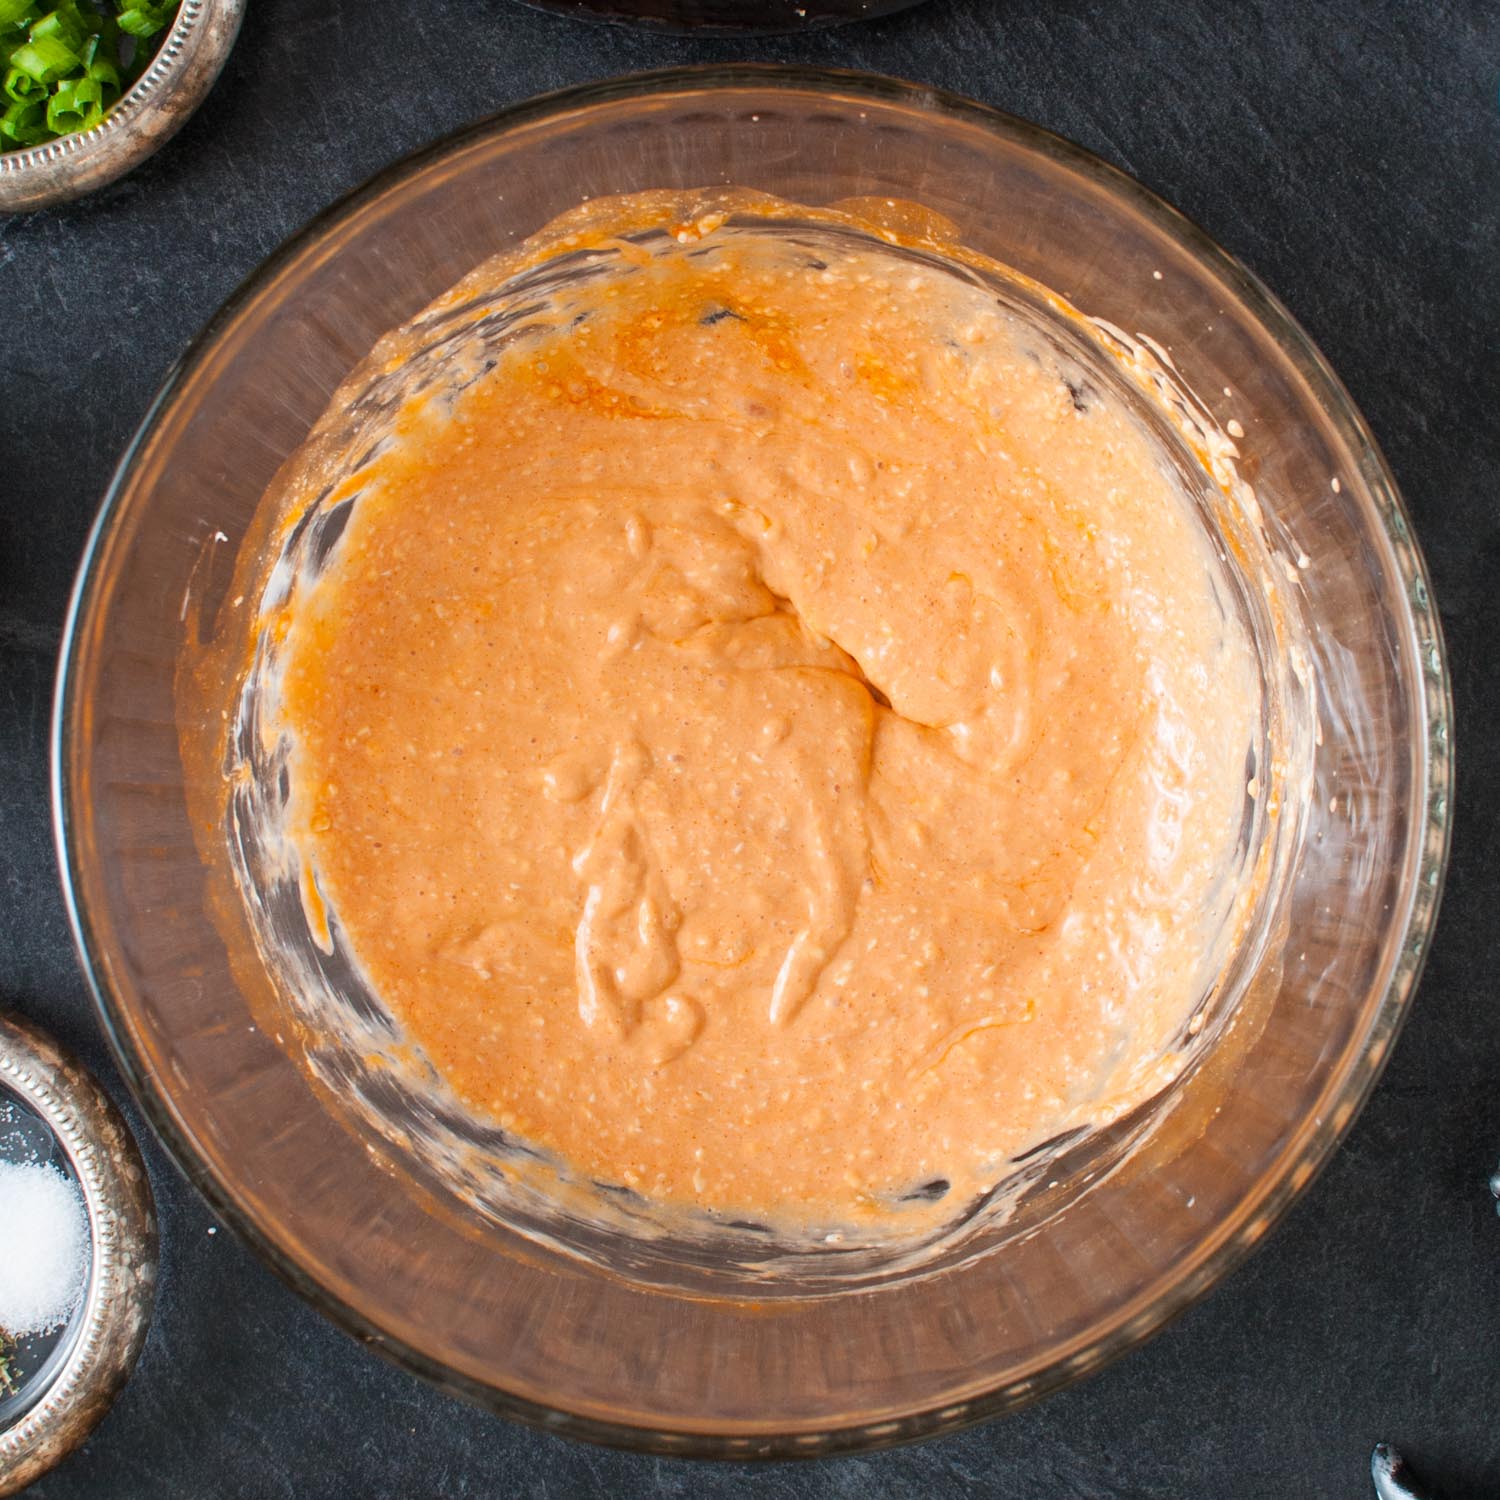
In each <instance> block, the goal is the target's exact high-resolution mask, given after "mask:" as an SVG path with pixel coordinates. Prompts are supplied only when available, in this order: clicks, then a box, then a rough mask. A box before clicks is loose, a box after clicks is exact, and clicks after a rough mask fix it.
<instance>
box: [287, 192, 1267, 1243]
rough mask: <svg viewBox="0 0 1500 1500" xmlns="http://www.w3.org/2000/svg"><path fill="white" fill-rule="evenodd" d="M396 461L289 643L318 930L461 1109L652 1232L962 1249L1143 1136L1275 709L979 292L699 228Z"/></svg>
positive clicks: (295, 785)
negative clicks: (1035, 1180) (740, 1232)
mask: <svg viewBox="0 0 1500 1500" xmlns="http://www.w3.org/2000/svg"><path fill="white" fill-rule="evenodd" d="M574 296H575V305H576V307H577V308H578V309H580V314H579V315H578V316H576V317H574V318H573V319H571V320H570V321H569V322H568V323H567V324H566V325H562V326H559V327H557V328H555V329H554V330H552V331H551V332H548V333H546V334H544V335H543V336H541V337H540V338H539V339H536V338H533V339H530V340H523V341H519V342H517V343H515V344H514V345H512V346H511V347H510V348H509V349H507V350H506V351H505V352H503V353H502V354H501V355H500V356H499V357H498V361H497V362H496V363H495V364H494V365H493V368H490V369H488V370H487V372H486V373H484V374H483V376H482V377H481V378H479V379H477V380H475V381H473V382H472V383H471V384H469V385H468V386H467V387H466V388H465V389H464V390H463V392H462V394H461V395H459V396H457V398H456V399H455V400H453V401H452V402H449V401H446V400H444V401H439V400H436V399H432V398H430V397H427V398H421V399H418V400H415V401H413V402H411V403H410V404H409V405H408V406H407V407H406V408H405V410H404V411H403V412H402V414H401V416H400V418H399V421H398V424H397V431H396V436H395V440H394V441H393V442H392V443H391V444H390V445H389V446H388V447H387V449H386V450H385V451H384V452H383V453H382V454H381V455H380V456H378V457H377V458H376V459H374V460H373V462H372V464H371V466H370V468H369V469H368V470H367V471H366V472H365V474H364V478H363V486H362V490H361V494H360V498H359V499H358V501H357V503H356V504H355V505H354V507H353V509H352V514H351V518H350V520H349V522H348V524H347V527H346V528H345V530H344V532H343V534H342V536H341V538H340V540H339V541H338V543H337V546H336V547H335V549H334V551H333V553H332V555H331V557H330V559H329V562H328V565H327V567H326V569H325V570H324V571H323V572H322V574H321V576H320V577H319V578H318V579H317V581H316V582H315V583H312V584H310V585H309V586H307V587H305V588H303V589H301V590H300V591H299V592H298V593H297V595H296V597H295V598H294V599H293V601H292V603H291V605H290V607H289V608H288V610H287V611H286V617H285V621H284V626H285V629H286V632H287V633H286V637H285V657H286V668H285V674H284V679H283V682H282V685H281V698H280V708H279V714H280V727H281V729H282V730H283V732H284V733H285V734H286V735H287V736H288V738H289V741H290V744H291V760H290V767H291V778H290V784H291V789H292V794H291V806H290V820H289V825H288V832H289V836H290V838H291V840H292V843H293V844H294V845H295V847H296V848H297V849H298V850H299V851H300V856H301V858H302V859H304V860H305V868H306V875H305V877H304V894H305V897H306V900H307V902H308V905H309V908H310V909H311V910H313V911H314V912H315V913H316V912H318V911H321V910H322V909H323V908H324V907H325V906H326V908H327V910H328V911H329V912H331V913H332V914H333V918H334V920H335V921H336V923H337V924H338V928H339V930H340V932H341V934H342V936H343V939H344V941H345V942H346V943H347V945H348V947H349V949H350V950H351V952H352V953H353V954H354V955H355V956H356V958H357V960H358V963H359V965H360V966H361V967H362V969H363V970H364V972H365V974H366V976H367V978H368V980H369V983H370V985H371V987H372V988H373V990H374V991H375V993H376V994H378V995H379V996H380V997H381V998H382V999H383V1000H384V1002H385V1003H386V1004H387V1005H388V1006H389V1008H390V1009H391V1011H392V1012H393V1013H394V1014H395V1015H396V1016H397V1017H398V1018H399V1020H400V1021H401V1022H402V1023H403V1025H404V1027H405V1028H406V1031H407V1032H408V1034H409V1036H410V1038H411V1039H412V1040H413V1041H414V1042H416V1043H417V1044H419V1045H420V1047H421V1048H422V1049H423V1051H424V1052H425V1054H426V1056H427V1057H428V1058H429V1059H430V1060H431V1061H432V1063H433V1064H434V1066H435V1067H436V1068H437V1070H438V1071H439V1073H440V1074H441V1075H443V1077H444V1078H446V1080H447V1081H448V1082H449V1083H450V1084H451V1086H452V1087H453V1088H454V1089H455V1090H456V1091H457V1092H458V1094H459V1095H461V1096H462V1097H463V1099H465V1100H466V1101H467V1102H468V1103H469V1105H470V1106H471V1107H472V1108H474V1109H475V1110H476V1111H478V1112H480V1113H481V1114H483V1115H485V1116H488V1117H491V1118H493V1119H495V1120H497V1121H498V1122H500V1123H501V1124H502V1125H503V1126H504V1127H505V1128H506V1129H507V1130H509V1131H511V1132H513V1133H515V1134H517V1135H518V1136H520V1137H522V1138H524V1139H526V1140H527V1141H530V1142H532V1143H534V1144H536V1145H538V1146H541V1147H544V1148H547V1149H548V1150H550V1151H551V1152H552V1153H555V1154H556V1156H558V1157H559V1158H561V1159H562V1160H563V1161H565V1162H566V1163H569V1164H571V1166H572V1167H573V1168H574V1169H576V1170H577V1171H579V1172H581V1173H583V1174H584V1175H585V1176H587V1177H591V1178H593V1179H595V1180H598V1181H600V1182H603V1183H607V1184H624V1185H627V1186H629V1187H632V1188H635V1189H636V1190H638V1191H639V1192H641V1193H643V1194H646V1195H649V1196H651V1197H653V1198H655V1199H658V1200H660V1201H663V1202H665V1203H668V1204H691V1205H697V1206H700V1207H706V1208H710V1209H714V1210H723V1211H726V1212H733V1213H737V1214H746V1213H755V1214H762V1215H770V1216H781V1217H782V1218H784V1219H788V1220H800V1221H803V1222H806V1221H810V1220H817V1221H820V1222H826V1221H829V1220H838V1219H847V1220H858V1219H865V1220H868V1219H870V1218H872V1217H878V1216H879V1215H880V1214H882V1213H884V1212H887V1211H888V1210H890V1209H891V1208H892V1205H895V1204H897V1203H899V1202H900V1201H901V1200H902V1199H903V1198H904V1197H908V1196H910V1195H914V1194H915V1195H923V1194H925V1195H926V1196H928V1197H931V1196H934V1195H937V1194H942V1193H944V1191H945V1186H944V1185H946V1186H947V1188H950V1189H951V1190H952V1192H953V1194H954V1197H953V1198H952V1199H950V1200H949V1201H953V1202H957V1201H960V1200H961V1199H963V1198H964V1197H966V1196H971V1195H972V1194H973V1193H974V1192H977V1191H980V1190H983V1189H984V1188H987V1187H988V1186H990V1185H991V1184H993V1183H994V1182H995V1181H996V1180H997V1179H998V1178H1000V1177H1002V1176H1003V1175H1004V1174H1005V1172H1006V1170H1007V1163H1009V1162H1011V1161H1012V1160H1013V1159H1014V1158H1015V1157H1016V1156H1017V1155H1018V1154H1020V1153H1023V1152H1025V1151H1026V1150H1028V1149H1029V1148H1032V1147H1035V1146H1037V1145H1038V1144H1039V1143H1041V1142H1043V1141H1044V1140H1046V1139H1048V1138H1049V1137H1052V1136H1053V1135H1055V1134H1056V1133H1058V1132H1059V1131H1061V1130H1064V1129H1067V1128H1070V1127H1072V1126H1074V1125H1077V1124H1079V1123H1099V1122H1100V1121H1102V1120H1106V1119H1108V1118H1110V1117H1112V1116H1113V1115H1116V1114H1118V1113H1119V1112H1121V1111H1122V1110H1123V1109H1125V1108H1128V1107H1129V1106H1131V1105H1133V1104H1135V1103H1137V1102H1139V1101H1140V1100H1141V1099H1143V1098H1144V1097H1147V1096H1148V1095H1149V1094H1150V1093H1151V1092H1153V1091H1154V1090H1156V1089H1158V1088H1160V1087H1161V1085H1162V1084H1163V1082H1164V1081H1166V1079H1167V1078H1169V1077H1170V1076H1171V1074H1172V1071H1173V1069H1174V1068H1175V1067H1176V1066H1177V1062H1176V1059H1175V1055H1174V1053H1173V1052H1172V1050H1171V1047H1172V1043H1173V1039H1174V1037H1176V1036H1177V1035H1178V1034H1179V1033H1180V1031H1181V1029H1182V1028H1183V1026H1184V1024H1185V1023H1186V1021H1187V1018H1188V1017H1189V1016H1190V1015H1191V1013H1192V1011H1193V1009H1194V1007H1195V1006H1196V1005H1197V1004H1198V1003H1199V1002H1200V1000H1201V998H1202V996H1203V995H1204V993H1205V991H1206V989H1207V988H1208V987H1209V986H1210V985H1211V983H1212V982H1213V980H1214V978H1215V976H1216V974H1217V973H1218V971H1219V968H1220V966H1221V965H1222V963H1223V961H1224V957H1225V953H1224V932H1225V930H1226V925H1227V923H1228V921H1229V918H1230V914H1231V912H1232V909H1233V905H1234V901H1235V897H1236V881H1237V879H1238V867H1237V865H1236V857H1235V850H1236V842H1237V839H1238V837H1239V832H1240V827H1241V823H1242V820H1243V817H1244V811H1245V806H1246V796H1247V788H1246V751H1247V747H1249V746H1250V745H1251V743H1252V741H1253V736H1254V733H1255V725H1256V723H1257V715H1258V713H1259V707H1260V698H1259V677H1258V674H1257V670H1256V662H1255V658H1254V654H1253V651H1252V648H1251V645H1250V642H1249V640H1248V639H1247V637H1246V634H1245V632H1244V630H1243V628H1242V627H1241V625H1240V624H1239V623H1238V622H1237V620H1236V619H1235V617H1234V616H1233V614H1232V613H1231V612H1230V611H1228V610H1226V608H1225V607H1224V605H1223V604H1222V602H1221V597H1220V592H1219V590H1218V589H1217V588H1216V585H1215V578H1216V576H1217V562H1216V559H1215V557H1214V553H1213V551H1212V549H1211V547H1210V544H1209V541H1208V538H1207V535H1206V532H1205V530H1204V527H1203V525H1202V524H1201V522H1200V520H1199V519H1198V518H1197V516H1196V515H1195V513H1194V510H1193V505H1192V502H1191V500H1190V499H1189V497H1188V496H1187V494H1186V493H1185V492H1184V490H1183V487H1182V485H1181V482H1180V481H1179V480H1178V479H1177V478H1175V477H1174V476H1173V475H1172V474H1171V473H1170V472H1169V469H1168V467H1167V465H1166V464H1165V462H1164V460H1163V457H1162V453H1161V450H1160V447H1159V444H1158V443H1157V442H1156V440H1154V439H1152V438H1150V437H1149V436H1148V435H1147V433H1146V431H1145V430H1144V428H1143V427H1142V426H1141V425H1140V424H1139V423H1138V422H1137V421H1136V419H1135V418H1133V417H1132V416H1131V415H1130V414H1129V413H1128V412H1127V410H1126V409H1125V407H1124V404H1123V403H1122V402H1121V401H1119V400H1118V398H1116V397H1111V396H1109V395H1108V394H1107V393H1106V392H1105V391H1104V390H1102V389H1100V388H1096V386H1095V385H1094V384H1092V383H1090V382H1089V381H1088V380H1086V379H1084V378H1082V377H1080V375H1079V374H1078V373H1077V372H1076V371H1074V370H1072V368H1071V366H1069V365H1067V363H1066V362H1065V361H1064V360H1063V359H1062V358H1061V357H1060V356H1058V355H1056V354H1055V353H1053V352H1051V347H1050V346H1049V345H1048V344H1047V343H1046V342H1045V341H1044V340H1043V339H1041V338H1039V337H1038V336H1037V334H1036V332H1035V330H1033V329H1030V328H1028V327H1027V326H1026V324H1025V323H1024V322H1023V321H1022V320H1020V319H1019V318H1017V317H1016V316H1015V315H1013V314H1012V313H1010V312H1007V311H1006V310H1005V309H1004V308H1003V307H1002V306H1000V305H999V304H998V303H997V301H996V299H995V298H994V297H993V296H992V295H990V294H988V293H987V292H986V291H985V290H984V289H983V288H981V287H978V286H975V285H971V284H968V283H966V282H964V281H962V280H961V279H959V278H957V277H955V276H953V275H951V274H949V273H948V272H947V271H945V270H944V269H942V268H941V267H939V266H935V265H922V264H918V263H914V262H911V261H902V260H900V259H898V258H897V257H896V256H894V255H893V254H891V253H889V251H888V250H887V249H886V248H884V247H881V246H879V245H878V244H875V243H872V244H870V245H868V246H866V247H865V248H857V247H851V248H846V249H845V250H844V251H842V252H841V253H840V254H838V255H836V256H834V255H831V256H829V257H828V258H819V257H817V256H814V255H811V254H810V253H809V252H807V251H806V250H805V249H798V248H796V247H795V246H789V245H788V244H787V243H786V242H785V241H784V240H783V239H782V238H780V237H778V236H777V235H775V234H774V233H772V232H769V231H768V232H766V233H756V232H746V231H745V230H744V229H743V228H739V229H734V228H732V227H731V228H725V227H722V226H720V225H719V224H718V223H716V222H715V221H713V220H710V221H708V222H706V223H703V224H699V225H697V226H696V227H694V226H688V227H687V228H685V229H684V230H683V231H682V232H681V233H680V234H679V235H678V242H676V243H674V244H673V245H672V247H671V248H669V249H667V250H664V251H662V252H660V253H655V254H649V255H648V254H644V253H638V252H637V253H633V254H632V256H631V257H630V258H629V259H628V260H622V263H621V267H620V270H619V273H618V274H613V275H609V276H605V277H602V278H599V279H598V280H597V281H595V282H594V283H592V284H590V285H589V286H586V287H584V288H582V289H581V290H579V291H578V292H576V293H575V294H574Z"/></svg>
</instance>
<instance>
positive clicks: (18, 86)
mask: <svg viewBox="0 0 1500 1500" xmlns="http://www.w3.org/2000/svg"><path fill="white" fill-rule="evenodd" d="M179 5H180V0H0V105H3V106H4V112H3V114H0V151H9V150H14V149H16V148H17V147H19V146H29V145H35V144H36V143H37V142H38V141H43V140H48V139H51V138H52V137H53V136H57V135H68V134H71V133H72V132H74V131H79V130H90V129H92V128H93V127H94V126H95V125H97V124H98V123H99V122H100V120H102V119H103V118H104V114H105V112H106V111H107V110H108V109H109V108H110V107H111V106H112V105H114V104H115V103H117V102H118V101H119V99H120V96H121V95H122V93H124V91H125V90H126V89H128V88H129V87H130V85H131V84H132V83H134V82H135V80H136V79H137V78H139V77H140V76H141V74H142V73H144V72H145V70H146V68H147V67H148V66H149V64H150V62H151V56H152V53H153V52H154V50H155V44H154V43H152V42H150V41H149V39H150V38H151V37H154V36H156V35H157V34H158V33H159V32H161V31H162V30H163V29H164V28H165V27H167V26H169V25H170V24H171V22H172V19H173V17H174V16H175V15H176V13H177V10H178V7H179Z"/></svg>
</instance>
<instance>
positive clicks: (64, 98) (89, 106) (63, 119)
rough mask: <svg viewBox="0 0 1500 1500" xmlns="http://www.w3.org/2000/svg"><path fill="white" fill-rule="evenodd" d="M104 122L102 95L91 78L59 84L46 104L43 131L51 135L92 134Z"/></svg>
mask: <svg viewBox="0 0 1500 1500" xmlns="http://www.w3.org/2000/svg"><path fill="white" fill-rule="evenodd" d="M103 118H104V91H103V90H102V89H101V88H100V87H99V85H98V84H97V83H95V82H94V80H93V79H92V78H78V79H72V80H70V81H69V82H67V83H60V84H58V86H57V87H56V88H55V89H54V90H53V91H52V97H51V98H50V99H49V100H48V101H47V129H48V130H50V131H52V132H53V133H54V134H55V135H71V134H72V133H73V132H74V131H77V130H92V129H93V128H94V126H95V125H97V124H98V123H99V121H100V120H102V119H103Z"/></svg>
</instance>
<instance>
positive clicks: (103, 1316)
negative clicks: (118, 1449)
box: [0, 1015, 157, 1496]
mask: <svg viewBox="0 0 1500 1500" xmlns="http://www.w3.org/2000/svg"><path fill="white" fill-rule="evenodd" d="M0 1094H3V1095H4V1096H5V1098H6V1099H7V1100H8V1101H11V1102H13V1103H16V1104H19V1106H20V1107H21V1109H22V1110H23V1111H24V1112H25V1114H26V1115H27V1117H28V1118H29V1120H30V1122H31V1124H32V1126H33V1128H34V1131H35V1133H36V1134H37V1135H38V1136H42V1137H45V1139H46V1141H47V1146H48V1151H49V1152H50V1155H51V1157H52V1160H53V1161H54V1164H56V1165H58V1166H60V1167H61V1168H63V1169H64V1170H65V1173H66V1175H67V1176H69V1177H70V1178H72V1179H73V1180H74V1181H75V1182H76V1183H77V1185H78V1188H79V1190H80V1192H81V1193H82V1195H83V1202H84V1207H85V1208H86V1209H87V1211H88V1220H89V1246H90V1264H89V1268H88V1274H87V1279H86V1281H85V1283H84V1289H83V1293H82V1295H81V1297H80V1299H79V1302H78V1305H77V1307H76V1308H75V1309H74V1310H73V1312H72V1313H71V1315H70V1316H69V1318H68V1320H67V1323H66V1324H65V1325H64V1327H63V1329H62V1331H61V1333H60V1334H59V1335H57V1336H56V1338H55V1339H53V1340H52V1341H51V1343H50V1345H49V1348H48V1349H47V1350H46V1351H45V1358H44V1359H42V1360H41V1361H40V1362H39V1363H38V1366H37V1368H35V1369H34V1370H32V1371H30V1372H29V1373H27V1374H25V1375H23V1377H22V1384H21V1385H20V1387H19V1389H18V1390H17V1391H16V1392H15V1393H14V1394H12V1395H11V1396H10V1397H9V1398H8V1399H6V1400H4V1401H3V1402H0V1496H4V1495H12V1494H15V1492H16V1491H17V1490H20V1489H24V1488H25V1486H26V1485H28V1484H30V1483H31V1481H32V1480H34V1479H36V1478H37V1477H38V1476H39V1475H41V1474H43V1473H45V1472H46V1471H47V1470H48V1469H50V1468H52V1467H53V1465H54V1464H57V1463H60V1462H61V1461H62V1460H63V1459H64V1458H66V1457H67V1455H68V1454H69V1453H71V1452H72V1451H73V1449H74V1448H76V1447H77V1446H78V1445H79V1443H81V1442H82V1441H83V1440H84V1438H85V1437H87V1436H88V1434H89V1432H90V1431H91V1430H92V1429H93V1427H94V1424H95V1423H97V1422H98V1421H99V1419H100V1418H101V1417H102V1416H103V1415H104V1413H105V1412H106V1411H108V1410H109V1407H110V1404H111V1403H112V1402H113V1400H114V1398H115V1395H116V1393H117V1392H118V1391H119V1389H120V1387H121V1386H122V1385H123V1384H124V1383H125V1380H126V1377H127V1376H128V1375H129V1374H130V1372H131V1370H132V1369H133V1368H134V1366H135V1361H136V1356H137V1355H138V1354H139V1353H140V1351H141V1344H142V1343H143V1342H144V1341H145V1337H146V1329H147V1326H148V1325H149V1323H150V1321H151V1307H152V1304H153V1302H154V1300H155V1292H156V1268H157V1238H156V1212H155V1206H154V1204H153V1202H152V1197H151V1187H150V1184H149V1182H148V1181H147V1178H146V1167H145V1163H144V1162H143V1161H142V1160H141V1154H140V1151H139V1150H138V1149H137V1147H136V1144H135V1141H134V1140H133V1139H132V1138H131V1135H130V1130H129V1128H128V1127H127V1125H126V1124H125V1121H124V1119H123V1117H122V1116H121V1114H120V1112H119V1110H117V1109H116V1108H115V1106H114V1105H113V1104H112V1103H111V1102H110V1100H109V1099H108V1097H107V1096H106V1095H105V1093H104V1091H103V1090H102V1089H101V1088H100V1087H99V1085H98V1084H97V1083H96V1082H95V1081H94V1079H93V1078H92V1077H90V1075H89V1074H88V1072H87V1071H86V1070H85V1069H84V1068H83V1066H82V1064H80V1063H79V1062H77V1061H76V1060H75V1059H74V1058H72V1057H70V1056H69V1055H68V1054H67V1053H65V1052H64V1051H63V1050H62V1049H61V1048H60V1047H59V1046H58V1045H57V1044H56V1043H55V1042H53V1041H52V1040H51V1039H50V1038H49V1037H48V1036H46V1035H45V1034H44V1033H43V1032H41V1031H39V1030H37V1028H36V1027H34V1026H31V1025H28V1024H27V1023H26V1022H25V1021H22V1020H21V1019H20V1018H19V1017H17V1016H13V1015H0ZM33 1154H35V1153H33ZM45 1155H46V1154H45V1153H44V1154H43V1159H45Z"/></svg>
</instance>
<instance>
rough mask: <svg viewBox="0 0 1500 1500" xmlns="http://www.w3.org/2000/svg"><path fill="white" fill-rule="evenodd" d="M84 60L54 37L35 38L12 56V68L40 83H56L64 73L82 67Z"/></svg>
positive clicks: (17, 49)
mask: <svg viewBox="0 0 1500 1500" xmlns="http://www.w3.org/2000/svg"><path fill="white" fill-rule="evenodd" d="M82 63H83V59H82V58H81V57H79V55H78V54H77V53H76V52H75V51H74V50H73V49H72V48H71V47H69V46H66V45H64V43H62V42H60V41H58V40H57V38H56V37H52V36H42V37H39V36H35V35H33V37H32V39H31V40H30V41H29V42H27V43H25V45H23V46H20V47H17V48H16V50H15V51H14V52H12V53H11V55H10V65H11V67H12V68H19V69H20V70H21V72H23V73H27V74H29V75H30V76H31V77H32V78H34V79H36V81H37V82H38V83H56V82H57V80H58V79H59V78H61V77H62V76H63V74H64V73H71V72H72V71H73V70H74V69H75V68H78V67H81V66H82Z"/></svg>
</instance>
